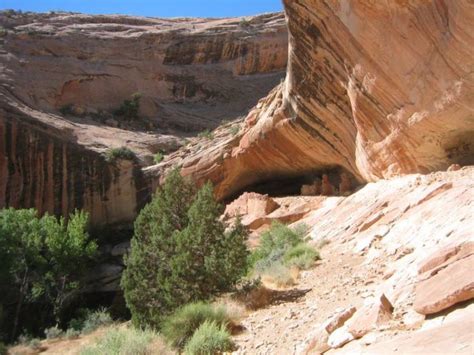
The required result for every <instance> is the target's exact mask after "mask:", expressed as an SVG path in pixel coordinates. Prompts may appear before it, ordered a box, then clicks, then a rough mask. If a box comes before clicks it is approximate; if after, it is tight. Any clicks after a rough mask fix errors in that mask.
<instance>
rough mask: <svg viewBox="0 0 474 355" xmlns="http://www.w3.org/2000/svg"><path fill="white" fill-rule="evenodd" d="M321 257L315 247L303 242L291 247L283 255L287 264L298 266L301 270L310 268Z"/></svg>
mask: <svg viewBox="0 0 474 355" xmlns="http://www.w3.org/2000/svg"><path fill="white" fill-rule="evenodd" d="M319 259H320V256H319V253H318V252H317V251H316V250H315V249H314V248H312V247H310V246H309V245H307V244H303V243H301V244H298V245H296V246H294V247H293V248H291V249H289V250H288V251H287V252H286V253H285V255H284V257H283V260H284V262H285V265H287V266H296V267H298V268H299V269H301V270H306V269H309V268H310V267H311V266H313V264H314V262H315V261H316V260H319Z"/></svg>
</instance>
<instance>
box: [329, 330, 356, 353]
mask: <svg viewBox="0 0 474 355" xmlns="http://www.w3.org/2000/svg"><path fill="white" fill-rule="evenodd" d="M354 339H355V337H354V335H353V334H352V333H351V332H350V331H349V329H348V327H347V326H343V327H341V328H338V329H336V330H335V331H334V333H332V334H331V335H330V336H329V339H328V345H329V346H330V347H331V348H333V349H337V348H340V347H342V346H344V345H346V344H347V343H348V342H350V341H352V340H354Z"/></svg>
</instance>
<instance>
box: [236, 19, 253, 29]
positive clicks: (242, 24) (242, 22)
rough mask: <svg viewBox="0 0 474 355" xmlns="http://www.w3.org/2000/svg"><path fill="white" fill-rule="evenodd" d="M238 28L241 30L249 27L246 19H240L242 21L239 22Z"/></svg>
mask: <svg viewBox="0 0 474 355" xmlns="http://www.w3.org/2000/svg"><path fill="white" fill-rule="evenodd" d="M239 26H240V27H243V28H248V27H250V26H251V24H250V22H249V21H248V20H247V19H246V18H242V20H240V23H239Z"/></svg>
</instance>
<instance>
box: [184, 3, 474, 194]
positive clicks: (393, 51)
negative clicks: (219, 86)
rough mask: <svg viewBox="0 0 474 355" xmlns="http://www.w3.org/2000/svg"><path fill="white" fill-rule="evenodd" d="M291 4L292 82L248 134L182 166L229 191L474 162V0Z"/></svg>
mask: <svg viewBox="0 0 474 355" xmlns="http://www.w3.org/2000/svg"><path fill="white" fill-rule="evenodd" d="M284 3H285V11H286V15H287V19H288V26H289V33H290V49H289V64H288V74H287V78H286V81H285V82H284V83H282V84H281V85H280V86H278V87H277V88H276V89H275V90H274V91H273V92H272V93H271V94H270V95H269V96H268V97H267V98H265V99H263V100H261V101H260V103H259V104H258V105H257V106H256V108H255V109H254V110H253V111H252V112H251V113H250V114H249V115H248V116H247V119H246V126H245V129H244V130H243V131H242V132H241V134H240V137H239V139H233V140H230V141H228V142H227V143H226V144H223V145H221V146H220V147H219V148H216V147H213V148H212V151H211V150H204V151H201V152H195V153H194V154H191V156H186V157H184V159H183V161H182V162H181V163H182V165H183V167H184V169H183V173H184V174H186V175H190V176H192V177H193V178H195V179H196V180H199V181H205V180H207V179H211V180H212V181H213V182H214V183H215V184H216V186H217V194H218V196H220V197H228V196H230V195H232V194H234V193H236V192H239V191H241V190H243V189H244V188H248V187H249V186H251V185H253V184H256V183H260V182H265V181H269V180H276V179H281V178H289V177H295V176H302V175H305V174H319V175H322V174H324V173H325V172H333V171H334V170H339V171H340V172H341V171H342V172H344V173H346V174H348V175H349V176H350V177H351V180H352V183H355V182H367V181H376V180H378V179H380V178H389V177H393V176H397V175H400V174H407V173H416V172H421V173H427V172H430V171H436V170H445V169H446V168H447V167H448V166H450V164H453V163H456V164H460V165H466V164H472V163H473V160H472V159H473V157H474V154H473V153H474V143H473V142H474V116H473V114H472V103H473V102H474V90H473V86H474V77H473V68H474V45H473V44H474V38H473V33H474V25H473V24H474V5H473V3H472V2H471V1H468V0H459V1H435V0H430V1H421V0H411V1H390V2H383V3H382V2H378V1H371V2H367V1H365V0H350V1H336V0H302V1H291V0H287V1H284ZM224 156H226V158H223V157H224Z"/></svg>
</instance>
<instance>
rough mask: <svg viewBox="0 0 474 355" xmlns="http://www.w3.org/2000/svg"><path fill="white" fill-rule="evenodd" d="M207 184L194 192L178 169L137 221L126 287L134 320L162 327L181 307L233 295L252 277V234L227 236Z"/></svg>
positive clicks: (234, 231) (240, 231) (238, 228)
mask: <svg viewBox="0 0 474 355" xmlns="http://www.w3.org/2000/svg"><path fill="white" fill-rule="evenodd" d="M221 213H222V207H221V206H220V205H219V204H218V203H217V202H216V201H215V200H214V195H213V189H212V186H211V185H210V184H206V185H205V186H204V187H203V188H202V189H200V190H199V191H198V192H197V193H195V187H194V185H193V184H192V183H190V182H188V181H186V180H184V179H183V178H182V177H181V174H180V172H179V171H178V170H174V171H173V172H171V174H169V175H168V177H167V179H166V181H165V184H164V186H163V187H162V189H160V190H159V191H158V192H157V194H156V195H155V197H154V198H153V200H152V202H151V203H149V204H148V205H147V206H145V207H144V208H143V209H142V211H141V212H140V214H139V216H138V218H137V220H136V221H135V231H134V236H133V238H132V241H131V249H130V253H129V254H128V255H127V256H126V257H125V264H126V269H125V270H124V272H123V274H122V282H121V285H122V288H123V290H124V295H125V299H126V302H127V306H128V307H129V309H130V311H131V313H132V321H133V323H134V324H135V325H137V326H152V327H157V328H159V327H160V323H161V320H162V319H163V317H165V316H167V315H169V314H170V313H172V312H173V311H174V310H175V309H176V308H178V307H180V306H182V305H184V304H187V303H190V302H195V301H200V300H207V299H209V298H211V297H212V296H214V295H216V294H219V293H221V292H225V291H229V290H231V289H232V287H233V286H234V285H235V284H236V283H237V282H238V281H239V279H240V278H241V277H242V276H243V275H245V273H246V272H247V255H248V250H247V246H246V240H247V238H248V233H247V230H246V229H245V228H244V227H243V225H242V224H241V223H240V221H237V223H236V224H235V226H234V227H233V228H230V229H229V230H228V231H226V227H225V225H224V224H223V222H222V221H221V220H220V215H221Z"/></svg>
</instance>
